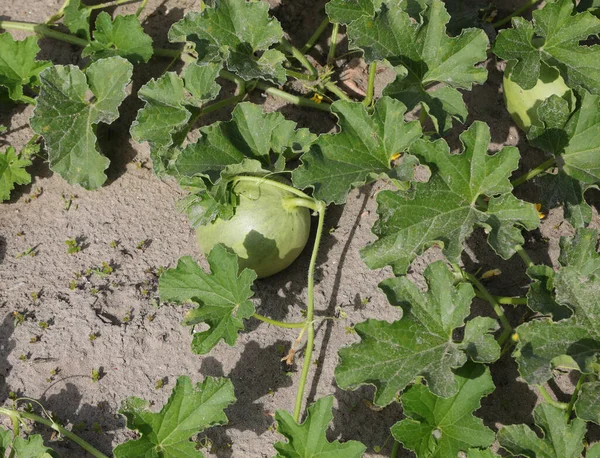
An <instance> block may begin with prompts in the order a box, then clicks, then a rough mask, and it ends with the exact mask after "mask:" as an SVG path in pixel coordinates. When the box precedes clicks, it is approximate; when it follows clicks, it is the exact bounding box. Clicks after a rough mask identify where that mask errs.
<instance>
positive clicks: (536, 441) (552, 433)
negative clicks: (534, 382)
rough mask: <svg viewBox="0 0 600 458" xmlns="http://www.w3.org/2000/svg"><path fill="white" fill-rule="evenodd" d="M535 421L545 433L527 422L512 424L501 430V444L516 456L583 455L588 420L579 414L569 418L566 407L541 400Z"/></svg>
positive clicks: (558, 457)
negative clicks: (541, 432) (535, 429)
mask: <svg viewBox="0 0 600 458" xmlns="http://www.w3.org/2000/svg"><path fill="white" fill-rule="evenodd" d="M533 418H534V421H535V424H536V425H538V426H539V427H540V428H541V429H542V431H543V437H541V438H540V437H538V435H537V434H536V433H535V431H533V430H532V429H531V428H529V427H528V426H526V425H508V426H504V427H502V429H501V430H500V431H499V432H498V441H499V442H500V446H501V447H502V448H503V449H505V450H507V451H508V452H509V453H510V454H511V455H513V456H524V457H527V458H580V457H581V452H582V451H583V438H584V436H585V431H586V425H585V422H584V421H582V420H580V419H579V418H575V419H573V420H572V421H571V422H568V421H567V419H566V418H565V414H564V411H563V410H560V409H559V408H557V407H554V406H551V405H550V404H546V403H543V404H539V405H538V406H537V407H536V408H535V410H534V411H533Z"/></svg>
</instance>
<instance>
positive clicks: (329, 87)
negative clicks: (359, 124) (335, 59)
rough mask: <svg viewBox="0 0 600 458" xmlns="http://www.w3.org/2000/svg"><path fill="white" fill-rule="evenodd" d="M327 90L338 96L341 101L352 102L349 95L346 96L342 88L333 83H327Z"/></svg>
mask: <svg viewBox="0 0 600 458" xmlns="http://www.w3.org/2000/svg"><path fill="white" fill-rule="evenodd" d="M324 86H325V89H327V90H328V91H329V92H331V93H332V94H334V95H336V96H337V97H338V98H339V99H340V100H346V101H347V102H349V101H351V99H350V97H348V94H346V93H345V92H344V91H343V90H342V89H341V88H340V87H338V86H337V85H335V84H334V83H332V82H331V81H329V82H327V83H325V85H324Z"/></svg>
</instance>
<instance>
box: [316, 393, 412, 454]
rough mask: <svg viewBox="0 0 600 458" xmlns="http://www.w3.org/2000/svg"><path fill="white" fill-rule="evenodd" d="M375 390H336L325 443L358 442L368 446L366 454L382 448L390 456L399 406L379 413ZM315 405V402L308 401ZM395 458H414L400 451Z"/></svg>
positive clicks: (389, 407)
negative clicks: (392, 430)
mask: <svg viewBox="0 0 600 458" xmlns="http://www.w3.org/2000/svg"><path fill="white" fill-rule="evenodd" d="M373 395H374V387H372V386H362V387H360V388H358V389H356V390H354V391H344V390H342V389H340V388H337V387H336V388H335V393H334V396H335V399H336V401H337V407H334V409H333V422H332V425H331V427H330V429H329V430H328V431H327V439H328V440H330V441H333V440H339V441H341V442H346V441H349V440H357V441H360V442H362V443H363V444H364V445H365V446H367V451H369V450H373V449H374V447H381V452H380V453H382V454H383V455H384V456H387V455H389V453H390V451H391V448H392V446H393V444H394V440H393V439H392V438H391V437H390V428H391V427H392V426H393V425H394V424H395V423H396V422H398V421H400V420H401V419H402V418H404V415H403V414H402V406H401V404H400V403H396V402H394V403H392V404H390V405H389V406H387V407H385V408H383V409H380V408H376V407H374V406H373V405H372V403H371V401H370V400H371V399H373ZM311 402H314V401H311ZM397 456H398V458H408V457H414V456H415V455H414V454H413V453H412V452H411V451H408V450H405V449H403V448H402V447H400V451H399V454H398V455H397Z"/></svg>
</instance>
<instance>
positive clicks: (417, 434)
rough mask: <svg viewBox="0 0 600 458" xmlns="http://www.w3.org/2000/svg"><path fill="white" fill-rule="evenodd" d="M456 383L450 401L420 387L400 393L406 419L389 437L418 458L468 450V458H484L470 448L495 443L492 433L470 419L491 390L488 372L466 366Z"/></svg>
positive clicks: (473, 366)
mask: <svg viewBox="0 0 600 458" xmlns="http://www.w3.org/2000/svg"><path fill="white" fill-rule="evenodd" d="M456 381H457V386H458V391H457V393H456V394H455V395H454V396H452V397H449V398H440V397H438V396H436V395H435V394H433V393H432V392H431V391H430V390H429V389H428V388H427V387H426V386H425V385H422V384H416V385H413V386H411V387H410V388H409V389H408V390H406V391H405V392H404V393H403V394H402V397H401V400H402V407H403V409H404V415H406V418H405V419H404V420H402V421H400V422H398V423H396V424H395V425H393V426H392V429H391V431H392V436H394V439H396V440H397V441H398V442H401V443H402V444H403V445H404V447H406V448H408V449H410V450H412V451H414V452H415V453H416V455H417V456H418V457H419V458H447V457H451V456H459V452H466V451H467V450H471V451H470V452H469V455H468V456H469V458H473V457H477V456H486V455H483V454H482V452H478V453H477V452H474V451H472V449H473V448H475V447H478V448H483V447H489V446H490V445H492V443H493V442H494V439H495V434H494V432H493V431H492V430H491V429H489V428H487V427H486V426H484V425H483V421H482V420H481V419H480V418H477V417H475V416H473V412H474V411H475V410H477V409H478V408H479V407H481V398H482V397H483V396H487V395H488V394H490V393H491V392H492V391H494V388H495V386H494V382H493V381H492V376H491V374H490V371H489V369H488V368H487V367H485V366H482V365H480V364H473V363H469V364H467V365H465V366H464V367H462V368H461V369H458V370H457V371H456ZM487 456H490V455H489V454H488V455H487ZM491 456H494V455H491Z"/></svg>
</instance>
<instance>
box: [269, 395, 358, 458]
mask: <svg viewBox="0 0 600 458" xmlns="http://www.w3.org/2000/svg"><path fill="white" fill-rule="evenodd" d="M332 406H333V396H326V397H324V398H321V399H318V400H317V401H315V402H314V403H313V404H312V405H310V406H309V407H308V409H307V411H308V412H307V414H306V420H304V422H303V423H300V424H298V423H296V421H294V419H293V418H292V416H291V415H290V414H289V413H288V412H286V411H285V410H277V411H276V412H275V421H276V422H277V431H278V432H279V433H280V434H282V435H284V436H285V437H286V439H287V440H288V442H277V443H276V444H274V445H273V447H275V450H277V452H278V454H277V457H276V458H298V457H307V458H308V457H323V458H360V457H361V456H363V453H364V452H365V451H366V449H367V447H365V446H364V445H363V444H361V443H360V442H358V441H348V442H344V443H340V442H339V441H334V442H329V441H328V440H327V437H326V436H325V433H326V432H327V428H328V426H329V423H331V420H333V414H332V413H331V408H332Z"/></svg>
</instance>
